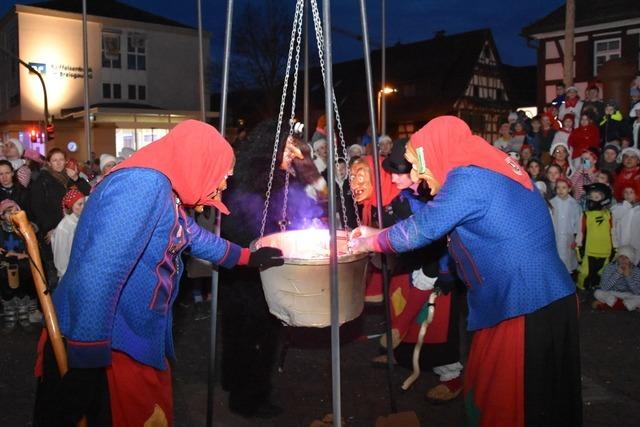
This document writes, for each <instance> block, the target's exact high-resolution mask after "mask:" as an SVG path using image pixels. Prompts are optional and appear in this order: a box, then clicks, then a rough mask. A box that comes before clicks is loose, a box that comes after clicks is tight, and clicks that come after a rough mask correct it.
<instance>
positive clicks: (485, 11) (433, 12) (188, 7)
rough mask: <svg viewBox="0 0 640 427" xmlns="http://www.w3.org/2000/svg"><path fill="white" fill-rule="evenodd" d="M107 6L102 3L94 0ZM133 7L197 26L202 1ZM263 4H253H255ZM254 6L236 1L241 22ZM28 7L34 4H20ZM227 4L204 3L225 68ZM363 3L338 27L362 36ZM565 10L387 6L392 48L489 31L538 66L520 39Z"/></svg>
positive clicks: (1, 2)
mask: <svg viewBox="0 0 640 427" xmlns="http://www.w3.org/2000/svg"><path fill="white" fill-rule="evenodd" d="M88 1H101V0H88ZM121 1H123V2H124V3H128V4H130V5H132V6H136V7H139V8H141V9H145V10H147V11H149V12H153V13H156V14H158V15H162V16H165V17H168V18H171V19H174V20H176V21H179V22H182V23H185V24H188V25H194V26H195V22H196V1H195V0H191V1H175V0H121ZM260 1H261V0H253V3H254V4H257V3H259V2H260ZM279 1H282V2H283V3H286V4H289V5H290V7H291V11H292V13H293V9H294V4H295V2H294V1H293V0H279ZM251 2H252V0H236V1H235V12H236V16H237V15H238V14H239V13H240V12H241V10H242V9H243V8H244V7H245V6H246V5H247V4H251ZM14 3H16V2H15V1H9V0H0V15H4V14H5V13H6V12H7V11H8V10H9V8H10V7H11V5H13V4H14ZM17 3H23V4H29V3H35V2H34V1H30V0H27V1H23V2H17ZM226 3H227V2H226V1H225V0H202V4H203V5H202V8H203V16H204V18H203V22H204V26H205V29H206V30H208V31H210V32H211V33H212V36H213V50H212V54H213V58H212V59H213V61H214V62H220V56H221V52H222V43H223V38H224V18H225V14H226ZM358 4H359V2H358V1H357V0H334V1H332V20H333V25H334V27H338V28H340V29H343V30H346V31H347V32H351V33H354V34H360V32H361V30H360V14H359V6H358ZM562 4H564V1H563V0H528V1H523V2H520V1H513V0H509V1H507V0H447V1H442V0H440V1H430V0H387V43H388V45H390V44H394V43H396V42H410V41H416V40H423V39H428V38H431V37H433V35H434V32H436V31H438V30H445V31H446V33H448V34H453V33H458V32H463V31H469V30H475V29H479V28H486V27H489V28H491V30H492V31H493V36H494V38H495V39H496V42H497V44H498V50H499V52H500V55H501V57H502V61H503V62H505V63H508V64H513V65H531V64H534V63H535V51H534V49H532V48H528V47H527V44H526V41H525V39H524V38H523V37H520V36H519V34H520V31H521V29H522V27H524V26H526V25H528V24H529V23H531V22H533V21H535V20H537V19H539V18H541V17H543V16H545V15H546V14H548V13H549V12H551V11H552V10H554V9H556V8H557V7H559V6H561V5H562ZM367 7H368V16H369V31H370V37H371V39H372V44H373V42H374V41H377V40H379V38H380V0H368V1H367ZM333 38H334V60H336V61H339V60H345V59H351V58H355V57H359V56H361V55H362V46H361V44H360V42H359V41H358V40H355V39H354V38H350V37H348V36H345V35H344V34H342V33H338V32H334V33H333Z"/></svg>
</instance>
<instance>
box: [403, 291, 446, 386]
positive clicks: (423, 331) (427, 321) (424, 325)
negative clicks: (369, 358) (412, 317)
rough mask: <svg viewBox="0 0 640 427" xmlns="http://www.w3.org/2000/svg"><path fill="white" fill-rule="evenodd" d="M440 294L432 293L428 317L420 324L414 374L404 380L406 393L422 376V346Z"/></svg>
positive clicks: (414, 349)
mask: <svg viewBox="0 0 640 427" xmlns="http://www.w3.org/2000/svg"><path fill="white" fill-rule="evenodd" d="M438 295H439V292H438V291H436V290H434V291H433V292H431V295H430V296H429V301H428V302H427V305H428V307H427V316H426V317H425V319H424V320H423V321H422V323H421V324H420V332H418V341H416V345H415V346H414V347H413V359H412V362H413V372H412V373H411V375H410V376H409V377H408V378H407V379H406V380H404V382H403V383H402V389H403V390H404V391H407V390H409V387H411V386H412V385H413V383H414V382H415V381H416V380H417V379H418V377H419V376H420V351H421V350H422V344H423V343H424V336H425V334H426V333H427V328H428V327H429V325H430V324H431V322H432V321H433V316H434V314H435V302H436V298H438Z"/></svg>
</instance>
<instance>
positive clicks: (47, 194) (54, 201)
mask: <svg viewBox="0 0 640 427" xmlns="http://www.w3.org/2000/svg"><path fill="white" fill-rule="evenodd" d="M74 186H75V187H76V188H77V189H78V190H80V192H81V193H83V194H84V195H85V196H87V195H89V193H90V192H91V186H90V185H89V183H88V182H87V181H86V180H85V179H83V178H78V180H77V181H71V180H68V184H67V185H66V186H65V185H63V184H62V183H61V182H60V181H58V180H57V179H56V178H54V177H53V175H51V173H49V171H47V170H46V169H43V170H42V171H41V172H40V175H39V176H38V179H36V180H35V181H33V182H32V183H31V186H30V191H31V213H32V215H33V222H35V223H36V224H37V225H38V229H39V231H40V233H41V235H43V236H44V235H45V234H47V233H48V232H49V231H51V230H53V229H54V228H56V226H57V225H58V223H59V222H60V221H61V220H62V217H63V213H62V198H63V197H64V195H65V194H66V192H67V190H68V189H69V188H71V187H74Z"/></svg>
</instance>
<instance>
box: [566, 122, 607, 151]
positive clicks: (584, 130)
mask: <svg viewBox="0 0 640 427" xmlns="http://www.w3.org/2000/svg"><path fill="white" fill-rule="evenodd" d="M568 144H569V147H570V148H572V149H573V151H572V155H571V158H572V159H575V158H576V157H580V155H581V154H582V153H583V152H584V150H586V149H588V148H600V130H599V129H598V127H597V126H596V125H594V124H588V125H587V126H580V127H578V128H575V129H574V130H573V131H572V132H571V134H569V141H568Z"/></svg>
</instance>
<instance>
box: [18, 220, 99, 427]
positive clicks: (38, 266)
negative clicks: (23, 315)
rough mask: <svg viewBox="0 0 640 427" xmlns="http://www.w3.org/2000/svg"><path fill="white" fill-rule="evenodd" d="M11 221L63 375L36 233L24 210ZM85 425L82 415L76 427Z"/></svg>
mask: <svg viewBox="0 0 640 427" xmlns="http://www.w3.org/2000/svg"><path fill="white" fill-rule="evenodd" d="M11 222H13V225H14V227H15V228H16V231H17V232H18V234H20V236H21V237H22V239H23V240H24V243H25V245H26V246H27V253H28V255H29V261H30V262H29V266H30V267H31V274H32V275H33V282H34V283H35V285H36V292H37V294H38V300H39V301H40V306H41V307H42V314H43V316H44V322H45V326H46V328H47V332H48V334H49V339H50V340H51V346H52V347H53V354H54V356H55V359H56V364H57V365H58V371H59V372H60V377H63V376H64V375H65V374H66V373H67V371H68V370H69V366H68V365H67V351H66V349H65V348H64V342H63V341H62V334H61V333H60V327H59V326H58V317H57V316H56V310H55V308H54V307H53V302H52V301H51V295H50V294H49V290H48V289H47V283H46V279H45V276H44V269H43V268H42V259H41V258H40V250H39V249H38V240H37V239H36V233H35V232H34V231H33V227H32V226H31V223H30V222H29V219H28V218H27V214H26V213H25V211H19V212H17V213H15V214H13V215H11ZM87 425H88V424H87V418H86V417H83V418H82V419H81V420H80V421H79V422H78V424H77V427H86V426H87Z"/></svg>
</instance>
